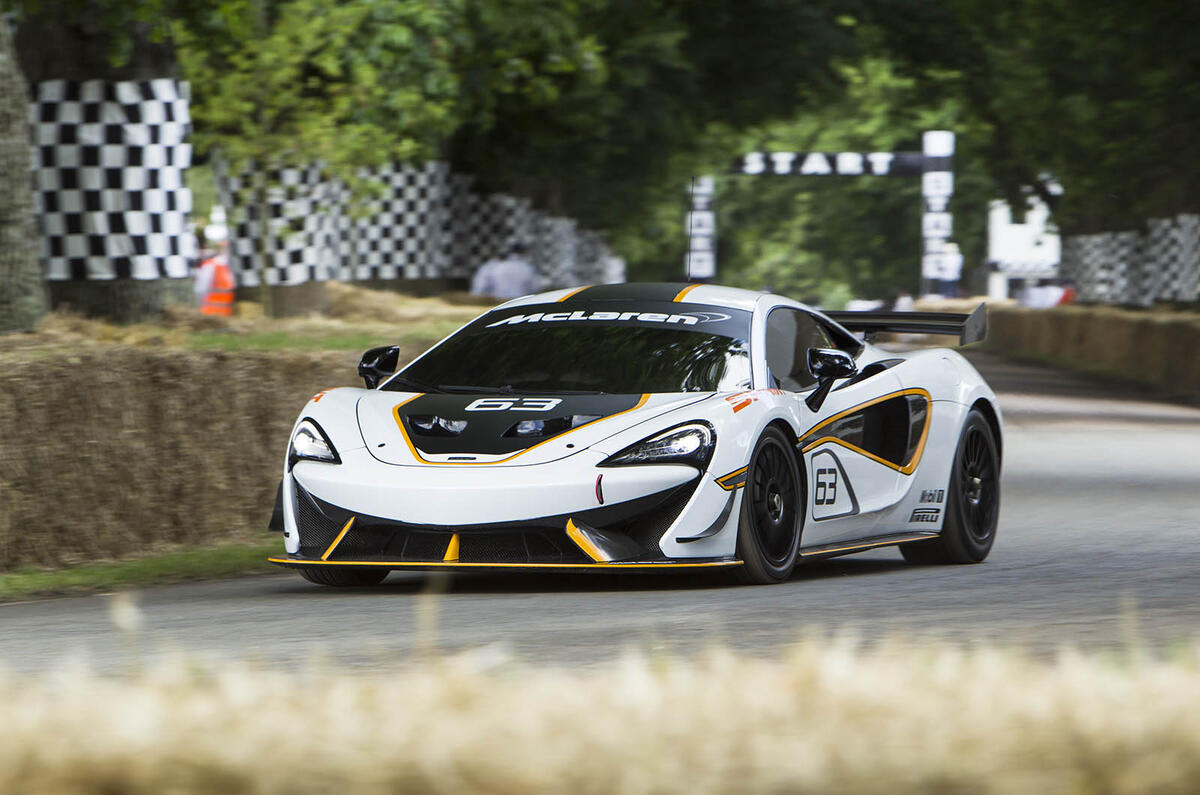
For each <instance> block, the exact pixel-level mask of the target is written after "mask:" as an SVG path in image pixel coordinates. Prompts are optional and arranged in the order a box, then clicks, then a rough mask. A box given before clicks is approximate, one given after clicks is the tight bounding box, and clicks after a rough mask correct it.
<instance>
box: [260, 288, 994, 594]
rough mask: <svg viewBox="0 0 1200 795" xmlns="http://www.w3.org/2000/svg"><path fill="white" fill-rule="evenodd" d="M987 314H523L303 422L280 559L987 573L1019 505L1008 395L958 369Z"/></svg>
mask: <svg viewBox="0 0 1200 795" xmlns="http://www.w3.org/2000/svg"><path fill="white" fill-rule="evenodd" d="M877 332H915V333H925V334H946V333H949V334H955V335H957V336H958V337H959V341H960V343H968V342H973V341H976V340H978V339H982V338H983V336H984V334H985V332H986V315H985V311H984V307H983V306H980V307H979V308H978V309H977V310H976V311H975V312H974V313H972V314H970V315H950V314H938V313H916V312H904V313H854V312H821V311H818V310H816V309H813V308H811V307H808V306H805V305H804V304H801V303H798V302H796V301H793V300H791V299H788V298H785V297H783V296H780V295H772V294H767V293H758V292H751V291H747V290H740V289H733V288H727V287H720V286H714V285H710V284H616V285H599V286H592V287H584V288H579V289H571V290H557V291H552V292H546V293H541V294H539V295H532V296H528V297H524V298H518V299H515V300H512V301H508V302H507V303H504V304H502V305H500V306H498V307H496V308H494V309H491V310H489V311H487V312H485V313H484V314H482V315H480V316H479V317H478V318H476V319H475V320H473V321H472V322H470V323H468V324H467V325H465V326H463V327H462V328H461V329H459V330H458V331H456V332H454V333H453V334H451V335H450V336H449V337H447V338H446V339H444V340H442V341H441V342H440V343H438V344H437V345H435V346H434V347H433V348H431V349H430V350H428V351H427V352H426V353H424V354H422V355H421V356H419V357H417V358H416V359H415V360H414V361H412V362H411V363H409V364H408V365H407V366H404V367H403V368H400V369H398V365H399V362H398V358H399V348H397V347H395V346H384V347H380V348H373V349H371V350H370V351H367V353H366V354H365V355H364V356H363V358H362V361H361V362H360V364H359V368H358V371H359V375H360V376H361V377H362V378H363V380H364V382H365V388H351V387H347V388H338V389H330V390H326V391H323V392H321V393H319V394H317V395H316V396H314V397H313V398H312V399H311V400H309V402H308V403H307V404H306V405H305V406H304V408H303V410H302V411H301V412H300V416H299V418H298V419H297V420H296V423H295V426H294V428H293V429H292V433H291V438H290V442H289V444H288V448H287V455H286V460H285V462H284V473H283V479H282V482H281V484H280V487H279V493H278V498H277V501H276V510H275V514H274V516H273V517H272V527H273V528H274V529H276V530H280V531H282V533H283V536H284V546H285V549H286V554H283V555H280V556H277V557H272V558H270V561H271V562H272V563H276V564H279V565H281V566H287V567H291V568H294V569H296V570H298V571H299V573H300V574H301V575H303V576H304V577H305V578H307V579H308V580H310V581H312V582H314V583H319V584H322V585H330V586H366V585H373V584H377V583H379V582H381V581H382V580H383V579H384V578H385V577H386V576H387V574H388V573H389V572H390V571H393V570H445V569H449V570H455V571H477V570H507V571H512V570H517V571H541V570H555V571H559V570H562V571H571V572H604V573H613V572H635V571H640V572H645V571H675V570H702V571H707V570H729V572H730V573H731V574H732V575H733V576H734V577H736V578H737V579H739V580H741V581H743V582H746V583H762V584H766V583H778V582H781V581H784V580H786V579H787V578H788V577H789V575H791V573H792V571H793V569H794V568H795V567H796V565H797V564H798V563H800V562H801V561H805V560H810V559H814V558H823V557H828V556H833V555H843V554H847V553H852V552H858V551H861V550H867V549H873V548H877V547H883V546H892V545H897V546H899V548H900V551H901V553H903V556H904V557H905V558H906V559H907V560H909V561H911V562H915V563H978V562H980V561H982V560H983V559H984V558H985V557H987V554H988V552H989V550H990V549H991V547H992V543H993V541H994V539H995V535H996V524H997V517H998V512H999V506H1000V463H1001V449H1002V425H1001V415H1000V409H999V407H998V406H997V404H996V397H995V395H994V394H993V392H992V390H991V389H990V388H989V387H988V385H987V384H986V383H985V382H984V380H983V378H981V377H980V375H979V374H978V373H977V372H976V371H975V369H974V368H973V367H972V366H971V365H970V364H969V363H968V362H967V361H966V360H965V359H964V358H963V357H962V356H961V355H960V354H958V353H957V352H955V351H953V350H949V349H944V348H937V349H919V350H912V351H910V352H895V351H892V350H885V349H883V348H881V347H877V346H876V345H874V344H871V343H870V342H868V341H866V339H864V338H863V337H860V336H859V335H860V334H861V335H864V336H865V337H866V338H868V339H869V338H871V335H872V334H874V333H877Z"/></svg>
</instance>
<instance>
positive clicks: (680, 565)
mask: <svg viewBox="0 0 1200 795" xmlns="http://www.w3.org/2000/svg"><path fill="white" fill-rule="evenodd" d="M267 561H268V562H270V563H274V564H276V565H278V566H283V567H285V568H293V569H304V568H315V567H324V566H354V567H358V568H362V567H369V568H386V569H398V570H402V571H464V572H467V571H469V572H488V571H504V572H513V571H554V572H567V573H574V574H613V573H630V574H633V573H642V574H646V573H653V572H656V571H660V572H661V571H676V570H679V569H684V570H694V569H699V570H705V569H729V568H733V567H735V566H740V565H742V562H741V561H740V560H732V559H728V558H720V559H715V560H699V559H698V560H689V561H682V562H681V561H669V560H664V561H657V562H651V563H616V562H614V563H588V564H573V563H461V562H454V563H446V562H441V563H438V562H432V563H414V562H409V561H402V560H401V561H387V560H312V559H309V558H302V557H298V556H292V555H288V556H286V557H276V558H267Z"/></svg>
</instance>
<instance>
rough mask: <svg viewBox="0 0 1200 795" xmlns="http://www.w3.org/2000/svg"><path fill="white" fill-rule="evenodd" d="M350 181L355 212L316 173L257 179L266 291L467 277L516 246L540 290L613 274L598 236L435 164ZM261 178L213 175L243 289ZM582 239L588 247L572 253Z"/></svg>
mask: <svg viewBox="0 0 1200 795" xmlns="http://www.w3.org/2000/svg"><path fill="white" fill-rule="evenodd" d="M359 176H360V177H362V178H363V179H365V180H367V181H368V182H370V183H374V187H375V191H374V194H373V195H372V196H370V197H369V198H368V199H366V200H365V202H364V203H363V204H362V205H361V206H357V207H356V206H355V205H354V204H353V199H352V197H351V194H350V190H349V189H348V187H347V186H346V185H344V184H343V183H342V182H340V181H338V180H336V179H333V178H331V177H330V176H329V175H328V174H326V173H325V172H323V170H322V169H321V168H320V167H319V166H313V167H310V168H305V169H285V170H282V171H277V172H274V173H272V174H269V175H267V182H266V185H267V186H269V187H267V188H266V197H267V202H266V204H267V217H268V229H269V234H268V238H267V247H266V248H267V251H268V252H269V254H268V258H267V262H266V266H267V267H266V268H265V269H262V270H263V272H265V274H266V278H267V283H268V284H271V285H292V284H300V283H303V282H305V281H309V280H324V279H331V278H332V279H340V280H343V281H392V280H398V279H401V280H402V279H428V278H440V277H449V278H467V277H470V276H471V274H473V273H474V271H475V270H476V269H477V268H478V267H479V266H480V265H482V264H483V263H484V262H486V261H488V260H490V259H494V258H496V257H500V256H503V255H504V254H505V253H506V252H507V251H508V249H509V248H510V247H511V246H512V245H513V244H514V243H518V242H520V243H524V244H525V245H526V246H527V248H528V256H529V259H530V260H531V261H532V262H533V264H534V265H535V267H537V268H538V270H539V273H541V275H542V277H543V281H544V283H545V284H546V285H547V286H574V285H577V284H586V283H591V282H599V281H605V279H606V276H608V275H609V274H611V273H615V272H618V271H617V270H614V269H613V268H612V267H611V263H610V260H611V259H612V255H611V253H610V252H609V251H608V249H607V247H606V246H605V245H604V243H603V240H602V239H601V238H600V237H599V236H598V235H595V234H594V233H585V232H581V231H579V230H578V228H577V225H576V224H575V223H574V222H573V221H569V220H567V219H562V218H553V217H550V216H546V215H545V214H543V213H540V212H538V211H536V210H535V209H534V208H533V206H532V204H531V203H530V202H529V200H527V199H520V198H517V197H514V196H506V195H503V194H480V193H476V192H475V191H473V190H472V189H471V188H472V179H471V178H470V177H468V176H464V175H460V174H453V173H451V171H450V169H449V167H448V165H447V164H445V163H437V162H434V163H426V164H425V165H423V166H419V167H413V166H395V165H389V166H384V167H381V168H378V169H374V170H371V171H364V172H362V173H361V174H360V175H359ZM261 178H262V176H261V175H259V174H256V173H254V172H252V171H247V172H244V173H237V174H234V173H231V171H230V169H229V168H228V167H227V166H225V165H223V164H218V167H217V186H218V193H219V195H220V198H221V202H222V203H223V204H224V205H225V206H226V207H227V208H230V214H229V217H230V237H231V252H232V257H233V260H234V266H235V270H236V271H237V274H238V281H239V284H242V285H244V286H254V285H257V284H258V280H259V272H260V264H261V263H262V254H261V252H260V246H259V244H258V242H257V239H258V225H257V223H256V221H255V219H256V218H257V214H258V208H257V206H256V204H255V201H254V199H253V196H254V195H255V183H254V180H255V179H261ZM589 234H590V235H591V238H590V240H591V242H590V243H589V244H588V245H583V246H582V248H580V244H581V241H582V240H583V236H584V235H589ZM579 250H582V251H584V252H586V256H580V255H579V254H578V253H577V252H578V251H579ZM620 272H622V273H623V271H620Z"/></svg>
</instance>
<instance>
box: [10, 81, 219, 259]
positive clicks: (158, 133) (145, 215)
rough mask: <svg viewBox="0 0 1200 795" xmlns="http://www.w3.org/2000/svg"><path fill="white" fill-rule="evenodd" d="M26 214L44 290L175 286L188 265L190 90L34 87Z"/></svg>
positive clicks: (192, 248)
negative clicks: (35, 231) (99, 284)
mask: <svg viewBox="0 0 1200 795" xmlns="http://www.w3.org/2000/svg"><path fill="white" fill-rule="evenodd" d="M33 93H34V97H33V102H32V104H31V107H30V123H31V126H32V135H33V143H34V153H33V186H34V208H35V212H36V214H37V216H38V218H39V219H40V222H41V233H42V239H41V257H42V261H43V263H44V266H45V274H46V278H47V279H49V280H51V281H68V280H75V281H82V280H92V279H95V280H108V279H118V278H134V279H162V278H183V277H186V276H187V275H188V264H189V262H190V261H191V260H192V259H194V257H195V256H196V244H195V239H194V237H193V236H192V234H191V232H190V230H189V229H188V226H187V216H188V213H189V212H190V211H191V209H192V196H191V192H190V191H189V190H188V189H187V188H186V187H184V182H183V173H184V171H185V170H186V169H187V168H188V166H189V165H190V164H191V158H192V150H191V145H190V144H189V143H188V142H187V139H188V136H189V135H190V133H191V119H190V116H189V114H188V85H187V83H183V82H180V81H178V80H171V79H159V80H145V81H122V82H109V81H104V80H87V81H83V82H71V81H66V80H50V81H46V82H43V83H39V84H38V85H37V86H36V87H35V88H34V92H33Z"/></svg>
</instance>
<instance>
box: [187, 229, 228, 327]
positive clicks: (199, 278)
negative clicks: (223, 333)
mask: <svg viewBox="0 0 1200 795" xmlns="http://www.w3.org/2000/svg"><path fill="white" fill-rule="evenodd" d="M221 244H222V245H220V251H219V252H218V253H217V254H215V255H213V256H211V257H209V258H208V259H206V260H204V261H203V262H201V263H200V268H199V270H197V272H196V295H197V296H199V298H200V312H201V314H205V315H218V316H223V317H230V316H232V315H233V289H234V287H236V285H235V284H234V281H233V269H231V268H230V267H229V260H228V259H227V257H226V255H225V252H226V251H227V250H228V246H229V244H228V242H227V241H224V240H222V241H221Z"/></svg>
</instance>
